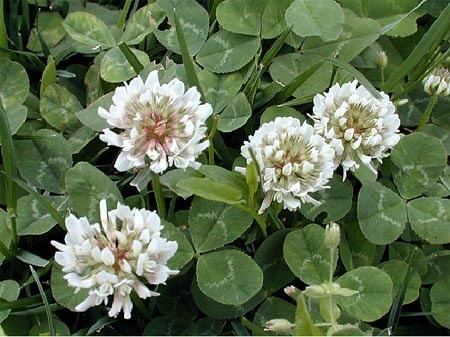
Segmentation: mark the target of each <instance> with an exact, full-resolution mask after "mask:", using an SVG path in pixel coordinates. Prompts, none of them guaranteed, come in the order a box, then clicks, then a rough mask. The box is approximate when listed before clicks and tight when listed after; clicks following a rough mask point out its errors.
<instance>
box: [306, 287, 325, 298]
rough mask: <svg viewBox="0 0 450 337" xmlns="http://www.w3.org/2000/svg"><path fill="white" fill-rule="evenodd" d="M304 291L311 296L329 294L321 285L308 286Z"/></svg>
mask: <svg viewBox="0 0 450 337" xmlns="http://www.w3.org/2000/svg"><path fill="white" fill-rule="evenodd" d="M303 293H304V294H305V295H306V296H308V297H311V298H322V297H324V296H327V292H326V290H325V289H324V287H323V286H321V285H312V286H307V287H306V288H305V291H304V292H303Z"/></svg>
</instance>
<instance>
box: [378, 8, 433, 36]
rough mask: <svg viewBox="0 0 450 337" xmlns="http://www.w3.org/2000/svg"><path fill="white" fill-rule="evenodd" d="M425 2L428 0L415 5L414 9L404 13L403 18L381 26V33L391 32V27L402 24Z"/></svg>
mask: <svg viewBox="0 0 450 337" xmlns="http://www.w3.org/2000/svg"><path fill="white" fill-rule="evenodd" d="M425 2H427V0H422V1H421V2H420V3H419V4H418V5H417V6H416V7H414V8H413V9H411V10H410V11H409V12H408V13H406V14H405V15H403V16H402V17H401V18H399V19H398V20H395V21H394V22H391V23H389V24H387V25H385V26H383V27H381V35H384V34H386V33H387V32H389V31H390V30H391V29H393V28H394V27H396V26H397V25H398V24H400V23H401V22H402V21H403V20H405V19H406V18H407V17H408V16H409V15H411V14H412V13H413V12H415V11H416V10H418V9H419V7H420V6H422V5H423V4H424V3H425Z"/></svg>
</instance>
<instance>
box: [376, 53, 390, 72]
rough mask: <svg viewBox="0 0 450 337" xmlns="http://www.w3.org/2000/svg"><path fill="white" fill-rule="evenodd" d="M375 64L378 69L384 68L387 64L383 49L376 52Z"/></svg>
mask: <svg viewBox="0 0 450 337" xmlns="http://www.w3.org/2000/svg"><path fill="white" fill-rule="evenodd" d="M377 64H378V67H379V68H380V69H384V68H386V66H387V64H388V57H387V55H386V53H385V51H384V50H381V51H379V52H378V59H377Z"/></svg>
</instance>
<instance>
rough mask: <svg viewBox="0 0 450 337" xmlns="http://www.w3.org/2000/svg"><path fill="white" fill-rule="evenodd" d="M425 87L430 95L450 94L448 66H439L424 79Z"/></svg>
mask: <svg viewBox="0 0 450 337" xmlns="http://www.w3.org/2000/svg"><path fill="white" fill-rule="evenodd" d="M423 87H424V90H425V92H426V93H427V94H428V95H430V96H442V97H444V96H448V95H450V71H449V70H448V69H447V68H446V67H442V66H440V67H437V68H436V69H434V70H433V71H432V72H431V73H430V74H429V75H428V76H426V77H425V78H424V79H423Z"/></svg>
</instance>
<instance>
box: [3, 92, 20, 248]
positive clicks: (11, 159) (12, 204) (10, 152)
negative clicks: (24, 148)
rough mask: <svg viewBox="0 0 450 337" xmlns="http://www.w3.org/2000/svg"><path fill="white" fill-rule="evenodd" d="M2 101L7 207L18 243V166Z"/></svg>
mask: <svg viewBox="0 0 450 337" xmlns="http://www.w3.org/2000/svg"><path fill="white" fill-rule="evenodd" d="M1 104H2V103H1V101H0V141H1V144H2V146H1V154H2V161H3V167H4V170H5V172H6V205H7V208H8V211H9V212H11V214H12V219H11V220H12V221H11V222H12V228H11V229H12V239H13V243H16V242H17V229H16V223H15V214H16V209H17V190H16V186H15V184H14V181H13V180H14V179H15V178H16V177H17V165H16V157H15V152H14V145H13V140H12V136H11V129H10V127H9V122H8V118H7V117H6V111H5V110H4V109H3V107H2V106H1Z"/></svg>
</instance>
